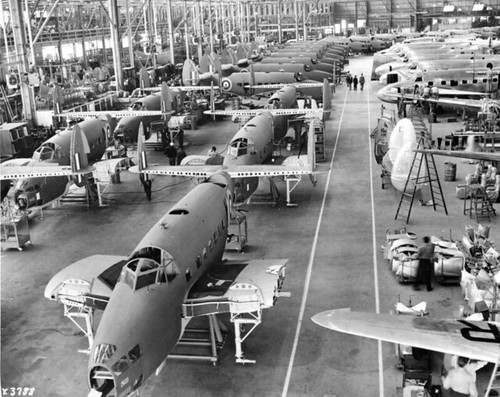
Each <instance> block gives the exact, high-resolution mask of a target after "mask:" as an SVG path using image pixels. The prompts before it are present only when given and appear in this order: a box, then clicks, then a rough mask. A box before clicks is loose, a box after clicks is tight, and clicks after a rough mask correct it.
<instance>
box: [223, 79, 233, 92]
mask: <svg viewBox="0 0 500 397" xmlns="http://www.w3.org/2000/svg"><path fill="white" fill-rule="evenodd" d="M231 87H232V84H231V80H228V79H224V80H222V89H223V90H224V91H229V90H231Z"/></svg>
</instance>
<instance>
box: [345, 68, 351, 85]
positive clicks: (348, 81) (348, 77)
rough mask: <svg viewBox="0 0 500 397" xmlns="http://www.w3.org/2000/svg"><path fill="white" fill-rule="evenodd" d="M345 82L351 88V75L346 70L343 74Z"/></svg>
mask: <svg viewBox="0 0 500 397" xmlns="http://www.w3.org/2000/svg"><path fill="white" fill-rule="evenodd" d="M345 82H346V84H347V86H348V87H349V89H351V84H352V77H351V73H350V72H347V74H346V75H345Z"/></svg>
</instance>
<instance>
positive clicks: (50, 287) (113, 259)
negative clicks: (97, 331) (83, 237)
mask: <svg viewBox="0 0 500 397" xmlns="http://www.w3.org/2000/svg"><path fill="white" fill-rule="evenodd" d="M126 260H127V257H125V256H116V255H92V256H89V257H87V258H85V259H82V260H79V261H78V262H75V263H73V264H71V265H69V266H67V267H65V268H64V269H62V270H61V271H60V272H59V273H57V274H56V275H55V276H53V277H52V278H51V279H50V281H49V283H48V284H47V286H46V287H45V292H44V296H45V297H46V298H47V299H50V300H57V301H61V302H63V303H65V302H66V301H67V302H73V303H74V304H75V305H76V304H81V305H83V304H84V302H85V296H86V295H93V296H100V297H103V298H109V297H110V296H111V291H112V290H113V288H114V285H115V284H116V281H117V280H116V277H112V279H113V280H111V279H110V277H109V274H108V277H107V278H101V277H100V275H101V274H106V271H109V269H112V268H116V267H117V266H118V267H119V269H117V271H116V272H115V274H116V273H117V274H118V275H119V274H120V271H121V267H123V265H125V263H126ZM108 273H109V272H108Z"/></svg>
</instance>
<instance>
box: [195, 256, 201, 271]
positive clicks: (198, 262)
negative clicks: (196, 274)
mask: <svg viewBox="0 0 500 397" xmlns="http://www.w3.org/2000/svg"><path fill="white" fill-rule="evenodd" d="M196 267H197V268H198V269H199V268H200V267H201V256H200V255H198V256H197V257H196Z"/></svg>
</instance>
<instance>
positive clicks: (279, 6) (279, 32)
mask: <svg viewBox="0 0 500 397" xmlns="http://www.w3.org/2000/svg"><path fill="white" fill-rule="evenodd" d="M281 5H282V4H281V0H278V43H281V41H282V40H283V31H282V30H281ZM257 18H258V16H257V15H256V16H255V29H256V30H257Z"/></svg>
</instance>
